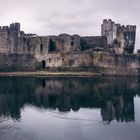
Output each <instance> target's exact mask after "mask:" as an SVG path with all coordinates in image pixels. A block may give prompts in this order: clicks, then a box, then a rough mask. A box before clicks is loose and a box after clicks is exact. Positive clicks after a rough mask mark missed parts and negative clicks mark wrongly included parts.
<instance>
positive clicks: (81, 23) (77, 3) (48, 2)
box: [0, 0, 140, 48]
mask: <svg viewBox="0 0 140 140" xmlns="http://www.w3.org/2000/svg"><path fill="white" fill-rule="evenodd" d="M0 2H1V5H2V6H1V9H0V16H1V20H0V24H1V25H7V24H10V23H11V22H16V21H19V22H21V27H22V29H23V30H25V31H26V32H33V33H37V34H39V35H50V34H60V33H63V32H65V33H70V34H75V33H77V34H80V35H100V25H101V23H102V20H103V19H104V18H112V19H113V20H114V21H116V22H118V23H122V24H136V25H137V44H139V43H140V41H139V40H140V39H139V34H140V19H139V18H138V17H139V14H140V0H10V1H9V0H4V1H3V0H0ZM1 13H2V14H1ZM3 13H4V15H3ZM137 48H138V45H137Z"/></svg>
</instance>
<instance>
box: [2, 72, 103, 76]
mask: <svg viewBox="0 0 140 140" xmlns="http://www.w3.org/2000/svg"><path fill="white" fill-rule="evenodd" d="M99 75H100V74H97V73H93V72H45V71H37V72H0V76H44V77H74V76H77V77H92V76H99Z"/></svg>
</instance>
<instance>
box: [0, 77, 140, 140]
mask: <svg viewBox="0 0 140 140" xmlns="http://www.w3.org/2000/svg"><path fill="white" fill-rule="evenodd" d="M139 97H140V78H134V77H129V78H126V77H122V78H121V77H95V78H33V77H32V78H31V77H0V140H139V139H140V98H139Z"/></svg>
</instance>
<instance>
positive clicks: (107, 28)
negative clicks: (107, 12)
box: [101, 19, 117, 45]
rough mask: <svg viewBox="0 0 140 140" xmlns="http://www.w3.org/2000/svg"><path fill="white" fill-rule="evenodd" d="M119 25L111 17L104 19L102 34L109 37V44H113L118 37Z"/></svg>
mask: <svg viewBox="0 0 140 140" xmlns="http://www.w3.org/2000/svg"><path fill="white" fill-rule="evenodd" d="M116 29H117V26H116V25H115V23H114V22H113V21H112V20H111V19H108V20H107V19H104V20H103V24H102V25H101V35H102V36H106V37H107V42H108V45H112V44H113V42H114V39H115V38H116Z"/></svg>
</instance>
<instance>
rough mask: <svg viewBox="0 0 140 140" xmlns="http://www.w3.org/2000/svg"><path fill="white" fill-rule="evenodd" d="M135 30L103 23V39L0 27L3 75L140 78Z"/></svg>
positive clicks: (0, 52)
mask: <svg viewBox="0 0 140 140" xmlns="http://www.w3.org/2000/svg"><path fill="white" fill-rule="evenodd" d="M135 33H136V27H135V26H121V25H119V24H115V23H114V22H112V20H104V21H103V24H102V36H86V37H81V36H79V35H68V34H60V35H58V36H37V35H35V34H25V33H24V32H23V31H20V24H19V23H14V24H11V25H10V26H9V27H8V26H4V27H0V71H32V70H34V71H35V70H48V69H50V68H54V69H56V70H69V71H72V70H75V69H76V70H78V71H81V70H83V71H93V72H97V73H105V74H111V75H131V74H132V75H139V68H140V64H139V60H140V56H139V55H137V54H132V53H133V50H134V45H135Z"/></svg>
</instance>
